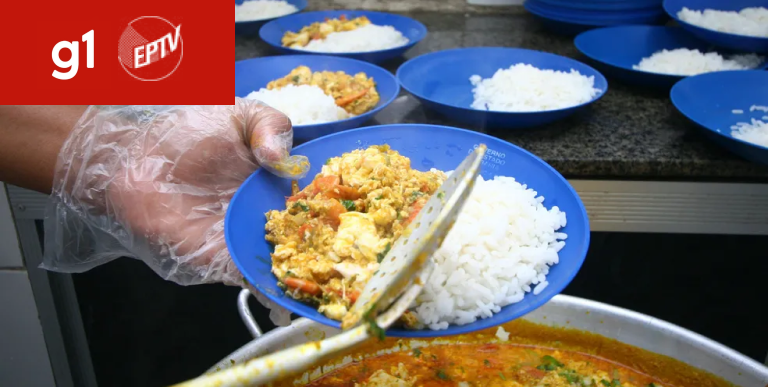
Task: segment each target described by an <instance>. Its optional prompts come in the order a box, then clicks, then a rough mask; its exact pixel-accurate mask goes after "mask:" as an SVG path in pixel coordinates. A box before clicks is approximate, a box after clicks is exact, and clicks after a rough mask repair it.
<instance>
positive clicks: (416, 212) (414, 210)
mask: <svg viewBox="0 0 768 387" xmlns="http://www.w3.org/2000/svg"><path fill="white" fill-rule="evenodd" d="M422 208H424V202H423V201H418V202H416V203H414V204H413V207H412V208H411V213H410V214H408V219H407V220H406V221H405V224H404V225H406V226H407V225H409V224H411V222H413V220H414V219H416V217H417V216H419V211H421V209H422Z"/></svg>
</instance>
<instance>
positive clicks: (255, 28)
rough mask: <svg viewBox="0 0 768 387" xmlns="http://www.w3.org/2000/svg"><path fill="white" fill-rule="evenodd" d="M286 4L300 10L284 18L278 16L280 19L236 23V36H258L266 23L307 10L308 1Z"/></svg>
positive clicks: (241, 2)
mask: <svg viewBox="0 0 768 387" xmlns="http://www.w3.org/2000/svg"><path fill="white" fill-rule="evenodd" d="M244 1H245V0H235V4H243V2H244ZM285 2H287V3H288V4H292V5H293V6H294V7H296V8H298V10H297V11H296V12H293V13H289V14H287V15H283V16H278V17H270V18H266V19H260V20H251V21H241V22H237V21H236V22H235V34H236V35H242V36H251V35H256V33H258V32H259V28H261V26H263V25H264V24H265V23H266V22H268V21H270V20H275V19H277V18H281V17H285V16H288V15H293V14H295V13H298V12H301V11H303V10H304V9H305V8H307V0H285Z"/></svg>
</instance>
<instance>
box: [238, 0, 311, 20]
mask: <svg viewBox="0 0 768 387" xmlns="http://www.w3.org/2000/svg"><path fill="white" fill-rule="evenodd" d="M298 10H299V9H298V8H296V7H295V6H294V5H293V4H288V3H287V2H285V1H282V0H248V1H245V2H243V4H235V21H236V22H240V21H253V20H262V19H270V18H275V17H279V16H284V15H288V14H290V13H294V12H297V11H298Z"/></svg>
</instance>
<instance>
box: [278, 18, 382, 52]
mask: <svg viewBox="0 0 768 387" xmlns="http://www.w3.org/2000/svg"><path fill="white" fill-rule="evenodd" d="M369 24H371V21H370V20H368V18H367V17H365V16H360V17H358V18H354V19H352V20H348V19H347V16H346V15H341V16H340V17H339V18H338V19H327V18H326V19H325V21H323V22H322V23H312V24H310V25H308V26H306V27H304V28H302V29H301V30H300V31H299V32H291V31H288V32H286V33H285V35H283V39H282V43H283V46H285V47H290V48H301V47H304V46H306V45H307V44H309V41H310V40H318V39H325V37H326V36H328V35H329V34H331V33H333V32H343V31H352V30H355V29H358V28H360V27H365V26H367V25H369Z"/></svg>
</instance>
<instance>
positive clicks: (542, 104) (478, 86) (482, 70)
mask: <svg viewBox="0 0 768 387" xmlns="http://www.w3.org/2000/svg"><path fill="white" fill-rule="evenodd" d="M397 78H398V79H399V80H400V83H401V84H402V86H403V88H405V89H406V90H407V91H408V92H409V93H411V94H413V95H414V96H415V97H416V98H418V99H419V100H420V101H421V102H422V103H423V104H424V105H425V106H426V107H429V108H432V109H434V110H436V111H437V112H439V113H441V114H443V115H445V116H447V117H448V118H451V119H453V120H456V121H459V122H463V123H468V124H472V125H476V126H482V127H496V128H508V129H514V128H525V127H532V126H538V125H544V124H547V123H550V122H553V121H555V120H558V119H562V118H565V117H567V116H569V115H571V114H573V113H575V112H576V111H578V110H580V109H582V108H584V107H586V106H587V105H589V104H591V103H592V102H595V101H597V100H598V99H600V97H602V96H603V94H605V92H606V91H607V89H608V82H607V81H606V80H605V77H603V76H602V74H600V73H599V72H598V71H597V70H595V69H593V68H592V67H589V66H587V65H585V64H583V63H581V62H578V61H576V60H574V59H570V58H566V57H563V56H559V55H555V54H549V53H545V52H541V51H533V50H525V49H520V48H501V47H478V48H460V49H452V50H445V51H438V52H433V53H430V54H425V55H421V56H419V57H416V58H413V59H411V60H409V61H407V62H405V63H404V64H403V65H402V66H400V68H399V69H398V70H397Z"/></svg>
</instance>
